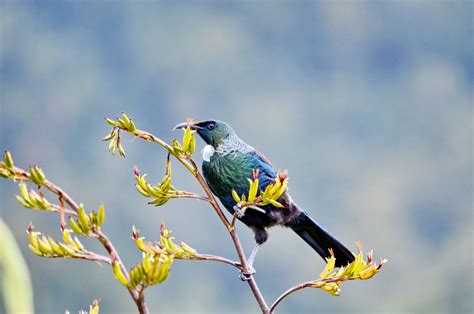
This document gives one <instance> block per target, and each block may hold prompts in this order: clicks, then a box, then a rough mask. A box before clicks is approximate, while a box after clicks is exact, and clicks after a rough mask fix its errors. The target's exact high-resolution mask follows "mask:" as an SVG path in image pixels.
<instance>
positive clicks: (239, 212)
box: [234, 203, 245, 218]
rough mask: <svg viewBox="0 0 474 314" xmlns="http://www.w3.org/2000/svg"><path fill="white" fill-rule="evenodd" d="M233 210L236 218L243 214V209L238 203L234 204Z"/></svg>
mask: <svg viewBox="0 0 474 314" xmlns="http://www.w3.org/2000/svg"><path fill="white" fill-rule="evenodd" d="M234 211H235V214H236V215H237V217H238V218H242V217H244V215H245V209H243V208H242V207H241V206H240V204H239V203H237V204H235V206H234Z"/></svg>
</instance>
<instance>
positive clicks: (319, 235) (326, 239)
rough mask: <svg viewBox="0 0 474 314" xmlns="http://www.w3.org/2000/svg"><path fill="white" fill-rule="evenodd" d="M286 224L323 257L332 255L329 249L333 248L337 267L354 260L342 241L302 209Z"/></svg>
mask: <svg viewBox="0 0 474 314" xmlns="http://www.w3.org/2000/svg"><path fill="white" fill-rule="evenodd" d="M285 225H286V226H287V227H290V228H291V229H293V231H294V232H296V233H297V234H298V235H299V236H300V237H301V238H302V239H303V240H305V241H306V243H308V244H309V245H310V246H311V247H312V248H313V249H314V250H315V251H316V252H318V254H319V255H321V257H322V258H323V259H325V258H327V257H330V253H329V249H332V251H333V252H334V257H335V258H336V266H337V267H341V266H346V265H347V264H348V263H350V262H352V261H353V260H354V255H353V254H352V253H351V252H350V251H349V250H348V249H347V248H346V247H345V246H344V245H342V244H341V242H339V241H338V240H336V238H334V237H333V236H332V235H331V234H329V232H327V231H326V230H324V229H323V228H321V227H320V226H319V225H318V224H317V223H316V222H315V221H314V220H313V219H312V218H311V217H309V216H308V215H307V214H306V213H305V212H303V211H302V212H301V213H300V214H299V215H298V216H297V217H296V218H295V219H293V220H292V221H290V222H289V223H286V224H285Z"/></svg>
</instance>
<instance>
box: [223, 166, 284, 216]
mask: <svg viewBox="0 0 474 314" xmlns="http://www.w3.org/2000/svg"><path fill="white" fill-rule="evenodd" d="M258 176H259V169H254V170H253V172H252V178H250V179H247V180H248V182H249V185H250V186H249V192H248V194H247V196H246V195H245V194H242V195H241V196H239V194H238V193H237V192H236V191H235V190H234V189H233V190H232V198H233V199H234V201H235V202H236V203H238V204H239V205H240V207H241V208H242V210H245V209H246V208H247V207H259V206H266V205H269V204H271V205H273V206H275V207H283V205H281V204H280V203H279V202H278V199H279V198H280V196H281V195H282V194H283V193H284V192H285V190H286V187H287V185H288V173H287V172H286V171H280V172H279V173H278V175H277V177H276V178H275V179H274V183H270V184H268V185H267V186H266V188H265V190H264V191H259V190H258V187H259V183H260V180H259V179H258ZM257 194H258V195H257Z"/></svg>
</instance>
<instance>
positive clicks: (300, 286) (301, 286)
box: [270, 276, 355, 313]
mask: <svg viewBox="0 0 474 314" xmlns="http://www.w3.org/2000/svg"><path fill="white" fill-rule="evenodd" d="M354 279H355V278H341V277H340V276H336V277H331V278H324V279H317V280H310V281H305V282H302V283H299V284H297V285H295V286H293V287H291V288H289V289H288V290H286V291H285V292H283V293H282V294H281V295H280V296H279V297H278V298H277V299H276V300H275V302H273V304H272V306H270V313H273V311H274V310H275V308H276V307H277V305H278V304H279V303H280V302H281V301H283V299H285V298H286V297H288V296H289V295H290V294H292V293H295V292H297V291H300V290H303V289H305V288H315V287H316V286H317V285H318V284H321V283H330V282H342V281H348V280H354Z"/></svg>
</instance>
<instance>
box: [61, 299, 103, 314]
mask: <svg viewBox="0 0 474 314" xmlns="http://www.w3.org/2000/svg"><path fill="white" fill-rule="evenodd" d="M99 303H100V300H99V299H95V300H94V301H92V304H91V305H89V312H87V311H84V310H80V311H79V314H99ZM64 314H71V312H69V311H68V310H66V311H65V312H64Z"/></svg>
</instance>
